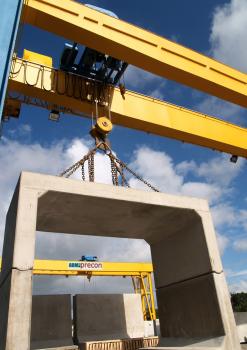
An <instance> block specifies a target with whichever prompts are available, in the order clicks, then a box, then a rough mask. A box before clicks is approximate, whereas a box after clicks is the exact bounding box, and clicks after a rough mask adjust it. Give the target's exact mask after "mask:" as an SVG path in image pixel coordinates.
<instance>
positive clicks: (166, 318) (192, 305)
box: [0, 172, 240, 350]
mask: <svg viewBox="0 0 247 350" xmlns="http://www.w3.org/2000/svg"><path fill="white" fill-rule="evenodd" d="M36 230H39V231H46V232H58V233H59V232H62V233H71V234H87V235H96V236H108V237H126V238H140V239H145V240H146V241H147V242H148V243H149V244H150V247H151V253H152V259H153V264H154V271H155V283H156V288H157V301H158V306H159V317H160V328H161V340H160V344H159V345H160V346H161V347H163V349H172V350H177V349H181V348H184V347H186V348H187V349H193V350H196V349H200V350H205V349H210V350H215V349H224V350H239V349H240V344H239V340H238V335H237V330H236V323H235V320H234V315H233V311H232V308H231V303H230V298H229V292H228V289H227V285H226V281H225V276H224V273H223V270H222V264H221V259H220V255H219V251H218V247H217V242H216V236H215V232H214V228H213V224H212V220H211V215H210V212H209V208H208V204H207V202H206V201H205V200H200V199H196V198H186V197H181V196H175V195H168V194H163V193H151V192H148V193H147V192H143V191H138V190H133V189H126V188H121V187H114V186H109V185H102V184H95V183H87V182H81V181H78V180H71V179H65V178H59V177H56V176H48V175H40V174H35V173H28V172H23V173H22V174H21V177H20V179H19V182H18V184H17V187H16V190H15V193H14V196H13V199H12V202H11V204H10V207H9V210H8V214H7V218H6V228H5V238H4V247H3V265H2V273H1V283H0V310H1V313H0V344H1V346H0V349H1V350H27V349H29V348H30V325H31V308H32V306H31V303H32V269H33V263H34V251H35V232H36Z"/></svg>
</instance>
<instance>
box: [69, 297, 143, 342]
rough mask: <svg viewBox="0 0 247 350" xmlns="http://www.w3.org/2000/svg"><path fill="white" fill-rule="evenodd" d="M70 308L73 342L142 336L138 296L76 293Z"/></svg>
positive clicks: (141, 318)
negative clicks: (73, 328) (72, 309)
mask: <svg viewBox="0 0 247 350" xmlns="http://www.w3.org/2000/svg"><path fill="white" fill-rule="evenodd" d="M73 307H74V325H75V339H76V342H77V343H80V344H81V343H83V342H88V341H99V340H113V339H126V338H141V337H144V323H143V315H142V309H141V298H140V295H137V294H80V295H76V296H74V302H73Z"/></svg>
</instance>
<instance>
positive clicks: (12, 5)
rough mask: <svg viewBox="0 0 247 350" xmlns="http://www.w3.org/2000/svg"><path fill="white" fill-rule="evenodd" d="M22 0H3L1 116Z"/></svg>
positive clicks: (0, 35) (0, 76)
mask: <svg viewBox="0 0 247 350" xmlns="http://www.w3.org/2000/svg"><path fill="white" fill-rule="evenodd" d="M21 8H22V0H2V1H1V21H0V62H1V64H0V118H1V117H2V112H3V106H4V100H5V94H6V89H7V83H8V77H9V70H10V65H11V57H12V55H13V51H14V46H15V39H16V35H17V30H18V26H19V21H20V13H21Z"/></svg>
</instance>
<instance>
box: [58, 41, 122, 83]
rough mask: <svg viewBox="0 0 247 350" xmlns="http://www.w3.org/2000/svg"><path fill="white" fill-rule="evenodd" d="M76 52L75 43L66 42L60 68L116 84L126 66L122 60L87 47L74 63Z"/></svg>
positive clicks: (76, 45)
mask: <svg viewBox="0 0 247 350" xmlns="http://www.w3.org/2000/svg"><path fill="white" fill-rule="evenodd" d="M78 53H79V48H78V44H77V43H74V44H73V45H71V44H68V43H66V44H65V46H64V50H63V52H62V55H61V59H60V69H61V70H63V71H65V72H70V73H74V74H78V75H81V76H83V77H85V78H89V79H92V80H97V81H99V82H102V83H105V84H112V85H117V84H118V82H119V81H120V79H121V77H122V75H123V74H124V72H125V70H126V68H127V66H128V63H126V62H124V61H121V60H118V59H116V58H114V57H111V56H108V55H106V54H104V53H101V52H98V51H96V50H93V49H90V48H88V47H85V49H84V51H83V53H82V56H81V58H80V60H79V62H78V63H76V58H77V55H78Z"/></svg>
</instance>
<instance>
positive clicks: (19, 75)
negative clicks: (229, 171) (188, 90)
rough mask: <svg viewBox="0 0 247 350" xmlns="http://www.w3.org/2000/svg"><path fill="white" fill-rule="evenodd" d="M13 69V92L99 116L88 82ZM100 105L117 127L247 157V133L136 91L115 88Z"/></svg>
mask: <svg viewBox="0 0 247 350" xmlns="http://www.w3.org/2000/svg"><path fill="white" fill-rule="evenodd" d="M13 67H14V69H13V70H12V73H11V75H10V79H9V87H8V88H9V91H15V92H18V93H20V94H24V95H25V96H30V97H34V98H36V99H41V100H43V101H46V102H48V103H50V104H54V105H57V106H63V107H65V108H67V109H68V111H70V112H71V113H72V114H73V113H75V114H76V111H77V112H80V113H82V114H84V115H85V116H88V117H90V116H91V115H92V112H95V103H93V102H92V100H93V101H94V100H95V97H93V98H92V95H91V93H90V90H88V86H89V85H90V84H89V85H88V82H87V81H85V80H83V78H82V77H80V76H74V75H72V74H70V73H65V72H63V71H59V70H54V69H52V68H50V67H45V66H42V65H40V64H36V63H32V62H27V61H23V60H22V59H16V60H15V64H14V65H13ZM94 88H95V85H93V89H94ZM108 93H109V95H108ZM98 100H99V106H98V112H99V116H104V115H106V113H108V108H109V107H110V109H111V118H112V122H113V124H115V125H120V126H124V127H128V128H133V129H136V130H141V131H145V132H148V133H153V134H156V135H160V136H165V137H169V138H173V139H177V140H180V141H184V142H188V143H191V144H195V145H199V146H203V147H208V148H211V149H214V150H218V151H222V152H226V153H229V154H232V155H236V156H242V157H245V158H247V143H246V140H247V129H245V128H242V127H239V126H236V125H234V124H230V123H228V122H226V121H223V120H220V119H216V118H214V117H210V116H207V115H205V114H202V113H198V112H194V111H192V110H189V109H186V108H182V107H179V106H176V105H173V104H170V103H167V102H164V101H161V100H157V99H154V98H152V97H147V96H144V95H141V94H137V93H135V92H132V91H126V93H125V94H124V96H123V95H122V94H121V92H120V90H119V89H118V88H113V87H112V88H110V90H107V93H106V96H105V95H104V94H103V95H102V94H101V95H100V96H99V97H98Z"/></svg>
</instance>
